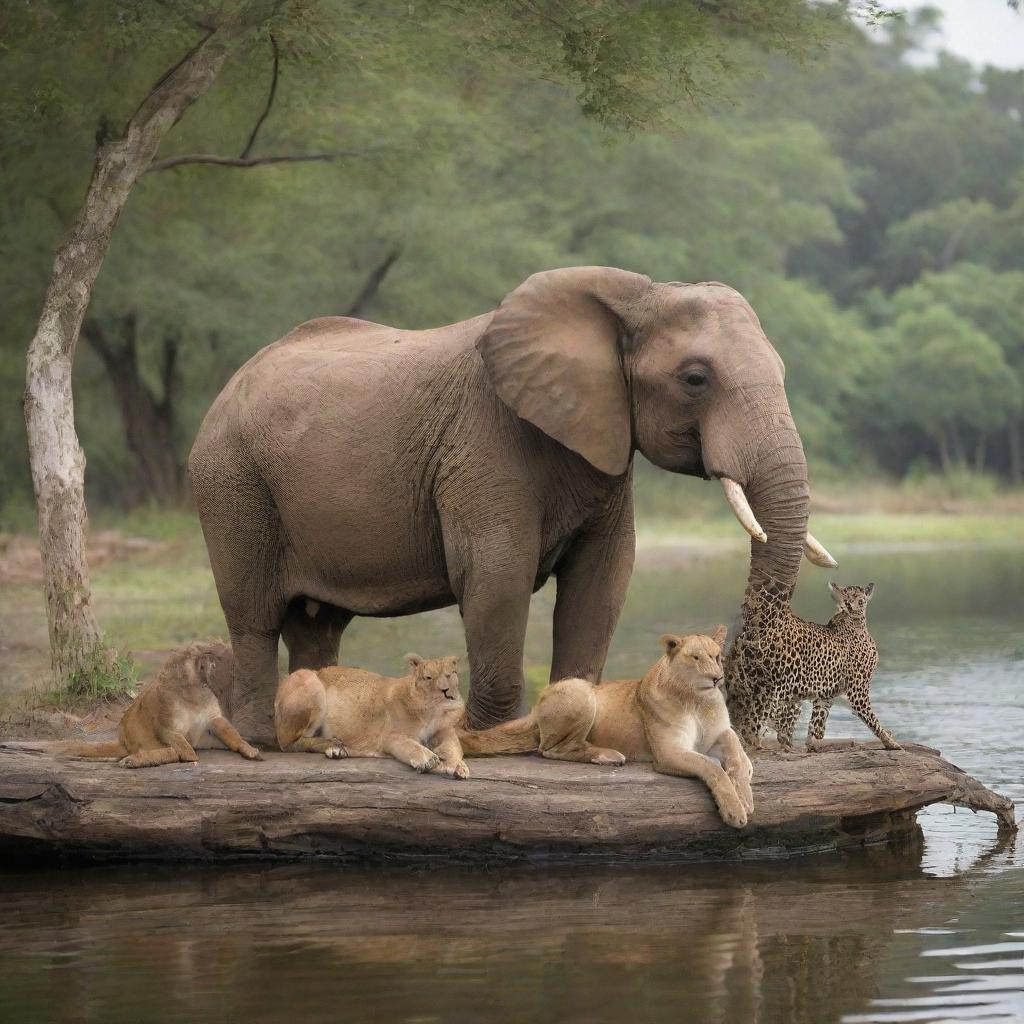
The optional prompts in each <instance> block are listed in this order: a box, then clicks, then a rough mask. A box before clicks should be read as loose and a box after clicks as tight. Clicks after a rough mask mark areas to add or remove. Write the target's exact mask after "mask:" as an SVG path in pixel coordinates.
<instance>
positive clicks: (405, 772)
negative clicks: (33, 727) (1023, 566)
mask: <svg viewBox="0 0 1024 1024" xmlns="http://www.w3.org/2000/svg"><path fill="white" fill-rule="evenodd" d="M265 756H266V761H264V762H262V763H260V762H255V763H254V762H248V761H243V760H242V759H241V758H239V757H237V756H235V755H233V754H228V753H226V752H223V751H217V750H207V751H202V752H201V757H202V760H201V761H200V763H199V764H194V765H185V764H179V765H168V766H164V767H162V768H152V769H145V770H139V771H130V770H127V769H123V768H120V767H118V766H117V765H116V764H113V763H110V762H95V761H93V762H90V761H85V760H79V759H65V760H60V759H56V758H54V757H53V756H51V755H50V754H48V753H46V752H45V750H44V749H43V745H41V744H13V743H11V744H5V745H0V853H2V854H4V855H6V856H8V857H10V856H23V857H38V856H77V857H87V858H95V859H166V860H178V859H180V860H217V859H268V860H270V859H281V858H296V857H330V858H338V859H349V860H367V859H369V860H431V859H433V860H440V861H446V862H449V861H457V860H461V861H483V862H507V861H530V860H544V861H552V860H573V861H597V862H613V861H623V860H629V861H634V860H687V859H689V860H693V859H705V858H724V857H725V858H727V857H742V858H754V857H771V856H783V855H788V854H792V853H805V852H811V851H820V850H825V849H831V848H839V847H843V846H850V845H857V844H862V843H870V842H880V841H884V840H887V839H891V838H895V837H898V836H900V835H905V834H907V833H908V832H910V831H912V830H913V829H914V828H915V817H914V816H915V813H916V811H917V810H918V809H920V808H921V807H923V806H925V805H927V804H931V803H938V802H946V803H955V804H959V805H961V806H967V807H971V808H973V809H975V810H986V811H991V812H993V813H994V814H996V815H997V816H998V817H999V820H1000V823H1001V826H1004V827H1014V825H1013V822H1014V812H1013V805H1012V804H1011V802H1010V801H1009V800H1007V799H1005V798H1003V797H1000V796H998V795H997V794H995V793H993V792H991V791H990V790H988V789H986V787H985V786H983V785H982V784H981V783H980V782H978V781H977V780H976V779H973V778H971V776H969V775H967V774H965V773H964V772H962V771H961V770H960V769H959V768H957V767H955V766H954V765H951V764H950V763H949V762H948V761H945V760H944V759H943V758H942V757H941V756H939V755H938V754H937V753H936V752H935V751H931V750H929V749H928V748H926V747H910V748H908V749H906V750H903V751H886V750H883V749H882V748H881V747H880V746H879V745H877V744H858V745H855V746H847V747H843V748H839V749H834V750H828V751H826V752H823V753H819V754H813V755H811V754H799V753H798V754H783V753H780V752H768V753H764V754H762V755H761V756H759V757H758V759H757V761H756V762H755V771H754V800H755V804H756V809H755V812H754V816H753V819H752V821H751V823H750V824H749V825H748V826H747V827H746V828H745V829H742V830H735V829H732V828H729V827H728V826H726V825H724V824H723V823H722V821H721V820H720V819H719V817H718V815H717V814H716V812H715V809H714V805H713V804H712V802H711V798H710V796H709V795H708V793H707V791H706V789H705V788H704V787H703V786H702V785H701V784H699V783H698V782H695V781H692V780H689V779H677V778H670V777H668V776H664V775H658V774H656V773H655V772H654V771H653V770H652V769H651V768H650V766H648V765H637V764H631V765H626V766H624V767H621V768H608V767H598V766H595V765H578V764H567V763H564V762H554V761H546V760H543V759H541V758H537V757H515V758H513V757H503V758H491V759H474V760H472V761H471V762H470V767H471V770H472V772H473V776H472V778H470V779H468V780H466V781H457V780H453V779H448V778H445V777H442V776H435V775H427V776H421V775H417V774H415V773H414V772H412V771H410V770H409V769H408V768H407V767H405V766H404V765H401V764H398V763H397V762H394V761H391V760H388V759H379V760H378V759H369V758H364V759H352V760H350V761H328V760H327V759H326V758H322V757H319V756H316V755H310V754H280V753H272V752H270V753H267V754H266V755H265Z"/></svg>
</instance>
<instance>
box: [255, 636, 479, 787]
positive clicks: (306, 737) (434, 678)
mask: <svg viewBox="0 0 1024 1024" xmlns="http://www.w3.org/2000/svg"><path fill="white" fill-rule="evenodd" d="M405 661H406V664H408V666H409V668H410V669H411V670H412V672H411V674H410V675H407V676H403V677H401V678H400V679H391V678H389V677H387V676H380V675H377V673H376V672H367V671H365V670H364V669H361V668H345V667H342V666H338V667H331V668H322V669H320V670H319V671H318V672H313V671H310V670H309V669H299V671H297V672H293V673H292V674H291V675H290V676H288V677H287V678H285V679H283V680H282V681H281V685H280V686H279V687H278V689H277V699H276V700H275V701H274V726H275V728H276V730H277V742H278V744H279V745H280V747H281V749H282V750H303V751H309V752H313V753H318V754H325V755H326V756H327V757H393V758H395V759H396V760H398V761H402V762H403V763H405V764H407V765H409V766H410V767H412V768H415V769H416V771H418V772H441V773H443V774H445V775H451V776H453V777H454V778H456V779H465V778H467V777H468V775H469V769H468V768H467V767H466V763H465V761H463V759H462V747H461V745H460V744H459V737H458V734H457V732H456V729H457V727H458V725H459V724H460V723H461V721H462V716H463V712H464V711H465V705H464V704H463V702H462V695H461V694H460V693H459V674H458V658H457V657H455V656H449V657H446V658H432V659H427V658H421V657H420V656H419V655H418V654H407V655H406V656H405Z"/></svg>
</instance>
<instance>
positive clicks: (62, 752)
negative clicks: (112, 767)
mask: <svg viewBox="0 0 1024 1024" xmlns="http://www.w3.org/2000/svg"><path fill="white" fill-rule="evenodd" d="M53 750H54V752H55V753H56V754H58V755H59V756H60V757H125V756H126V755H127V754H128V751H127V749H125V745H124V744H123V743H122V742H121V741H120V740H107V741H106V742H103V743H75V742H70V741H68V742H62V743H55V744H54V747H53Z"/></svg>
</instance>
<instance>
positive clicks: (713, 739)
mask: <svg viewBox="0 0 1024 1024" xmlns="http://www.w3.org/2000/svg"><path fill="white" fill-rule="evenodd" d="M725 634H726V629H725V626H719V627H718V628H717V629H716V630H715V632H714V634H713V635H712V636H702V635H699V634H697V635H693V636H675V635H672V634H669V635H667V636H663V637H662V638H661V645H662V647H664V649H665V653H664V655H663V656H662V657H661V658H659V659H658V661H656V662H655V663H654V665H653V666H652V667H651V669H650V671H649V672H648V673H647V675H645V676H644V677H643V679H615V680H609V681H608V682H604V683H600V684H594V683H590V682H587V681H586V680H585V679H563V680H561V681H560V682H557V683H552V684H551V686H549V687H548V688H547V689H546V690H545V691H544V692H543V693H542V694H541V695H540V699H539V700H538V701H537V704H536V706H535V707H534V709H533V711H531V712H530V714H528V715H527V716H526V717H525V718H520V719H517V720H516V721H514V722H507V723H505V724H504V725H498V726H495V727H494V728H493V729H486V730H484V731H482V732H462V733H460V734H459V736H460V739H461V740H462V747H463V749H464V750H465V752H466V754H468V755H473V754H477V755H483V754H519V753H528V752H531V751H539V752H540V753H541V754H542V755H543V756H544V757H551V758H555V759H557V760H560V761H590V762H592V763H593V764H623V763H624V762H626V761H653V762H654V768H655V770H656V771H659V772H663V773H664V774H666V775H687V776H693V777H696V778H698V779H701V780H702V781H703V782H704V783H705V784H706V785H707V787H708V789H710V790H711V795H712V796H713V797H714V800H715V804H716V805H717V806H718V812H719V814H721V816H722V819H723V820H724V821H725V822H726V824H729V825H732V826H734V827H735V828H743V826H744V825H746V823H747V815H748V814H750V813H752V812H753V810H754V798H753V794H752V793H751V791H750V777H751V774H752V768H751V764H750V759H749V758H748V757H747V755H746V754H745V753H744V751H743V745H742V744H741V743H740V741H739V737H738V736H737V735H736V733H734V732H733V730H732V728H731V726H730V724H729V712H728V711H727V710H726V707H725V698H724V696H723V694H722V691H721V689H720V688H719V684H720V683H721V682H722V677H723V672H722V643H723V642H724V640H725ZM708 754H714V755H716V756H717V757H719V758H721V761H722V765H724V768H723V767H720V766H719V764H718V762H717V761H715V760H712V758H711V757H709V756H708Z"/></svg>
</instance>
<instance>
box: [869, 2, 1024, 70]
mask: <svg viewBox="0 0 1024 1024" xmlns="http://www.w3.org/2000/svg"><path fill="white" fill-rule="evenodd" d="M887 6H891V7H902V8H904V9H905V10H913V9H914V8H916V7H925V6H928V7H937V8H939V10H941V11H942V12H943V19H942V24H943V34H944V36H945V38H944V39H943V41H942V46H941V49H944V50H949V51H950V52H951V53H955V54H957V56H960V57H965V58H966V59H967V60H969V61H971V63H972V64H977V65H978V66H979V67H980V66H983V65H985V64H995V65H996V66H997V67H1002V68H1020V67H1024V5H1022V7H1021V10H1020V11H1014V10H1013V9H1012V8H1011V7H1010V6H1009V5H1008V4H1007V3H1006V0H890V3H889V4H888V5H887Z"/></svg>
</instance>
